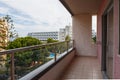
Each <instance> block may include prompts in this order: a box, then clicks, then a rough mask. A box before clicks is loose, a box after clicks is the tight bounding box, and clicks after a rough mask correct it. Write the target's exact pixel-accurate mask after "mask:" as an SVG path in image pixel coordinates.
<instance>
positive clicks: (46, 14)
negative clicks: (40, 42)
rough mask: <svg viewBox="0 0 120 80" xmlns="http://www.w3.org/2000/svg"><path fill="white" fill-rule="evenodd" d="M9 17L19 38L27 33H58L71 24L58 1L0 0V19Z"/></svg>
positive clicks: (69, 18) (67, 13) (67, 14)
mask: <svg viewBox="0 0 120 80" xmlns="http://www.w3.org/2000/svg"><path fill="white" fill-rule="evenodd" d="M5 15H10V17H11V18H12V20H13V21H14V27H15V30H16V31H17V32H18V34H19V36H20V37H23V36H27V34H28V33H29V32H49V31H59V29H60V28H64V27H65V26H66V25H70V24H71V23H72V19H71V15H70V14H69V12H68V11H67V10H66V9H65V8H64V6H63V5H62V4H61V3H60V2H59V0H0V17H2V16H5Z"/></svg>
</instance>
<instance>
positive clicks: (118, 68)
mask: <svg viewBox="0 0 120 80" xmlns="http://www.w3.org/2000/svg"><path fill="white" fill-rule="evenodd" d="M119 1H120V0H114V62H113V64H114V66H113V67H114V74H113V76H114V78H118V79H120V54H119V46H120V45H119V41H120V40H119V28H120V26H119V22H120V21H119V15H120V13H119Z"/></svg>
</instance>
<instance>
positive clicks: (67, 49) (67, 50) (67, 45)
mask: <svg viewBox="0 0 120 80" xmlns="http://www.w3.org/2000/svg"><path fill="white" fill-rule="evenodd" d="M68 42H69V41H67V53H68Z"/></svg>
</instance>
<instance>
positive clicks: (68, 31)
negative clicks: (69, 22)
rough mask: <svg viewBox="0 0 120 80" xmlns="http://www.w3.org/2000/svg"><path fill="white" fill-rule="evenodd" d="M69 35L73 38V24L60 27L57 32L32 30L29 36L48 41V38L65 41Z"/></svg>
mask: <svg viewBox="0 0 120 80" xmlns="http://www.w3.org/2000/svg"><path fill="white" fill-rule="evenodd" d="M67 35H69V36H70V38H71V39H72V28H71V26H66V27H65V28H61V29H59V31H58V32H57V31H56V32H32V33H28V36H31V37H34V38H37V39H39V40H42V41H46V40H47V39H48V38H52V39H54V40H59V41H65V37H66V36H67Z"/></svg>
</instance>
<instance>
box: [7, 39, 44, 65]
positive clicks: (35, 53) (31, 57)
mask: <svg viewBox="0 0 120 80" xmlns="http://www.w3.org/2000/svg"><path fill="white" fill-rule="evenodd" d="M38 44H42V43H41V41H40V40H38V39H36V38H32V37H20V38H17V39H15V40H14V41H12V42H9V45H8V47H7V49H14V48H20V47H26V46H32V45H38ZM39 54H40V51H39V50H29V51H25V52H19V53H15V64H16V66H22V65H25V66H30V65H31V62H32V61H33V62H34V63H35V61H38V60H39V56H40V55H39ZM8 57H9V56H8Z"/></svg>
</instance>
